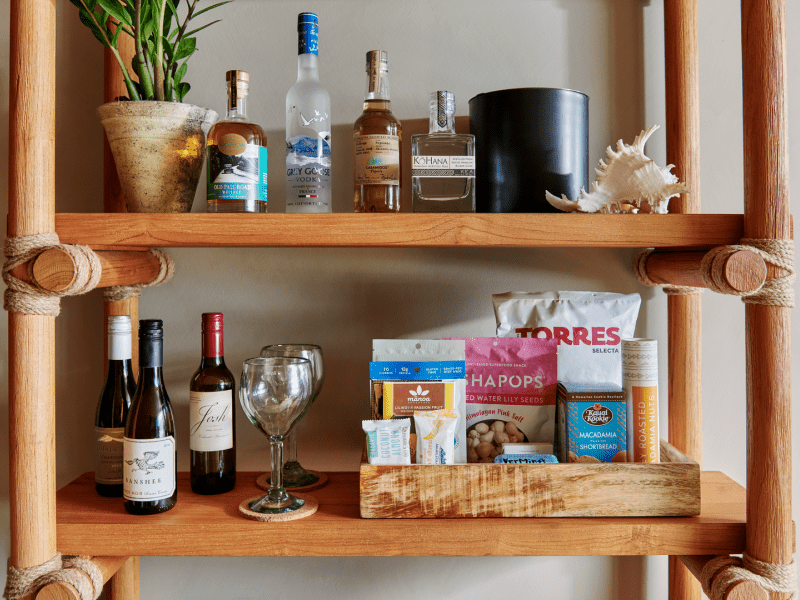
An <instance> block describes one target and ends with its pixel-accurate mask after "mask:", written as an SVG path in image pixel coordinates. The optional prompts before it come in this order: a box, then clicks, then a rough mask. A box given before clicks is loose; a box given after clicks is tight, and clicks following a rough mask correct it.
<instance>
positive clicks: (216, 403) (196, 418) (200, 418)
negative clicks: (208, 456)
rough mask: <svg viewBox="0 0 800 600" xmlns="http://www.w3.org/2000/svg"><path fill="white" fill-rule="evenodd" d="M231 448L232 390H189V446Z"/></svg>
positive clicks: (201, 449) (214, 449)
mask: <svg viewBox="0 0 800 600" xmlns="http://www.w3.org/2000/svg"><path fill="white" fill-rule="evenodd" d="M229 448H233V390H232V389H230V390H223V391H220V392H195V391H191V392H189V449H190V450H195V451H198V452H219V451H222V450H228V449H229Z"/></svg>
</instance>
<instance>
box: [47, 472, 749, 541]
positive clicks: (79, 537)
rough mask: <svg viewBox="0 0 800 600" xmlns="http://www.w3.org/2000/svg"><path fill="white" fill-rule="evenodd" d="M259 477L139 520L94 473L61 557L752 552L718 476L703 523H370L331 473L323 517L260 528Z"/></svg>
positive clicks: (347, 483) (708, 478)
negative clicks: (99, 487) (97, 485)
mask: <svg viewBox="0 0 800 600" xmlns="http://www.w3.org/2000/svg"><path fill="white" fill-rule="evenodd" d="M257 475H258V474H257V473H239V474H238V479H237V484H236V488H235V489H234V490H233V491H231V492H229V493H227V494H223V495H220V496H198V495H196V494H193V493H192V492H191V491H190V489H189V478H188V474H187V473H180V474H179V475H178V505H177V506H176V507H175V508H174V509H172V510H171V511H168V512H166V513H164V514H161V515H155V516H145V517H143V516H132V515H129V514H128V513H126V512H125V509H124V508H123V506H122V500H121V499H119V498H102V497H100V496H98V495H97V493H96V492H95V490H94V477H93V474H92V473H86V474H84V475H82V476H81V477H79V478H78V479H76V480H75V481H74V482H72V483H71V484H69V485H67V486H66V487H64V488H63V489H61V490H60V491H59V492H58V494H57V499H56V506H57V521H58V529H57V531H58V549H59V551H61V552H62V553H65V554H81V555H93V556H119V555H132V556H591V555H594V556H597V555H646V554H651V555H656V554H677V555H682V554H690V555H691V554H713V555H717V554H728V553H734V554H735V553H741V552H742V551H743V550H744V549H745V490H744V488H743V487H742V486H740V485H738V484H737V483H735V482H734V481H732V480H731V479H729V478H728V477H726V476H725V475H723V474H721V473H718V472H705V473H702V476H701V482H702V511H701V514H700V516H699V517H659V518H650V517H646V518H644V517H628V518H582V519H577V518H571V519H564V518H517V519H510V518H508V519H501V518H473V519H362V518H361V517H360V515H359V497H358V494H359V482H358V473H350V472H348V473H330V474H329V477H330V480H329V483H328V485H327V486H325V487H324V488H321V489H319V490H316V491H315V492H311V494H312V495H314V496H315V497H316V498H317V499H318V500H319V503H320V507H319V510H318V511H317V513H316V514H314V515H312V516H311V517H308V518H306V519H302V520H299V521H289V522H285V523H257V522H254V521H248V520H246V519H244V518H242V517H241V516H240V515H239V513H238V511H237V506H238V504H239V503H240V502H241V501H242V500H244V499H246V498H249V497H252V496H255V495H257V494H258V493H259V491H258V489H257V488H256V487H255V484H254V481H255V478H256V476H257Z"/></svg>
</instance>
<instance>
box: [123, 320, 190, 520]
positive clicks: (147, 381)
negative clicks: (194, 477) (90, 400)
mask: <svg viewBox="0 0 800 600" xmlns="http://www.w3.org/2000/svg"><path fill="white" fill-rule="evenodd" d="M163 365H164V325H163V323H162V322H161V320H160V319H152V320H143V321H139V381H138V383H137V384H136V393H135V394H134V395H133V400H132V402H131V409H130V411H129V412H128V419H127V421H126V423H125V439H124V442H123V454H124V460H123V463H124V464H123V470H124V481H123V490H122V495H123V497H124V498H125V509H126V510H127V511H128V512H129V513H131V514H135V515H152V514H156V513H161V512H164V511H167V510H169V509H170V508H172V507H173V506H175V503H176V502H177V499H178V488H177V485H176V478H177V470H176V466H177V461H176V458H177V457H176V448H175V422H174V420H173V417H172V406H171V405H170V402H169V396H168V395H167V389H166V388H165V387H164V374H163V372H162V369H163Z"/></svg>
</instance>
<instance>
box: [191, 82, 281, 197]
mask: <svg viewBox="0 0 800 600" xmlns="http://www.w3.org/2000/svg"><path fill="white" fill-rule="evenodd" d="M225 80H226V82H227V86H228V113H227V116H226V117H225V118H224V119H223V120H221V121H219V122H217V123H215V124H214V125H213V126H212V127H211V129H210V130H209V132H208V136H207V138H206V150H207V152H206V160H207V161H208V164H207V176H208V184H207V199H208V212H267V134H266V133H265V132H264V130H263V129H262V128H261V127H260V126H259V125H256V124H255V123H251V122H250V121H249V120H248V119H247V90H248V87H249V83H250V76H249V75H248V74H247V72H246V71H228V72H227V73H226V74H225Z"/></svg>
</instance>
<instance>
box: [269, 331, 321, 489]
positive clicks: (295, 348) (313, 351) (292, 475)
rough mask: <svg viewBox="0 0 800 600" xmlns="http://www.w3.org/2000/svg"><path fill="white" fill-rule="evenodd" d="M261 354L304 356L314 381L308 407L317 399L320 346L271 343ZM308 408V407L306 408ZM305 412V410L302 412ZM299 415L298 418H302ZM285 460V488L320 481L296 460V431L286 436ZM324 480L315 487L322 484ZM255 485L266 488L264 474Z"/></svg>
mask: <svg viewBox="0 0 800 600" xmlns="http://www.w3.org/2000/svg"><path fill="white" fill-rule="evenodd" d="M261 356H293V357H296V358H305V359H307V360H309V361H310V362H311V372H312V378H313V382H314V389H313V391H312V392H311V402H310V403H309V405H308V407H310V406H311V404H312V403H313V402H314V401H315V400H316V399H317V396H319V392H320V390H321V389H322V382H323V381H324V379H325V367H324V366H323V362H322V348H320V347H319V346H317V345H316V344H271V345H269V346H264V347H263V348H262V349H261ZM306 410H308V408H306ZM303 414H305V412H304V413H303ZM302 417H303V415H300V417H299V418H302ZM286 439H287V440H288V444H287V446H288V448H287V450H288V451H287V456H286V462H285V463H284V464H283V485H284V486H285V487H287V488H301V487H306V486H311V485H314V484H315V483H317V482H319V481H320V474H319V473H315V472H313V471H309V470H307V469H305V468H303V466H302V465H301V464H300V462H299V461H298V460H297V433H296V432H295V431H292V433H290V434H289V435H288V436H286ZM324 483H325V482H324V481H323V482H322V483H321V484H320V485H319V486H316V487H321V486H322V485H324ZM256 485H258V486H259V487H261V488H263V489H267V482H266V476H265V475H262V476H261V477H259V478H258V479H257V480H256Z"/></svg>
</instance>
